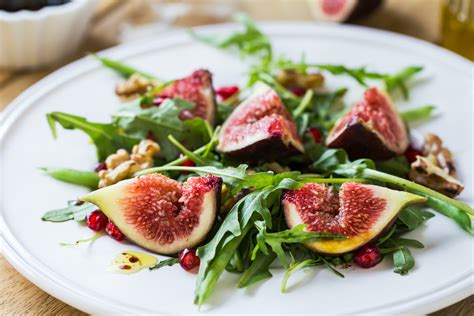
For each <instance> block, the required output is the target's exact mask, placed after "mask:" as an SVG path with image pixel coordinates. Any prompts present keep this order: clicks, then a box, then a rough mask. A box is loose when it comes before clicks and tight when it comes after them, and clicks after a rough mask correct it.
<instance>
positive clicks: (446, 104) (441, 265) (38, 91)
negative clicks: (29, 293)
mask: <svg viewBox="0 0 474 316" xmlns="http://www.w3.org/2000/svg"><path fill="white" fill-rule="evenodd" d="M232 27H234V26H229V25H224V26H219V27H208V28H202V29H201V30H202V31H205V32H211V33H212V32H214V31H223V30H229V29H231V28H232ZM264 30H265V31H266V32H267V33H268V34H270V36H271V39H272V41H273V43H274V46H275V53H276V55H278V54H280V53H284V54H285V55H287V56H290V57H293V58H297V57H300V56H301V53H302V52H305V53H306V58H307V60H309V61H315V62H319V63H343V64H346V65H350V66H359V65H368V66H370V69H373V70H376V71H377V70H378V71H386V72H390V71H394V70H396V69H399V68H400V67H403V66H406V65H413V64H416V65H423V66H425V71H424V72H423V75H422V76H421V77H422V80H421V81H422V82H420V84H419V85H417V86H416V88H414V89H413V90H412V97H411V99H410V101H409V102H407V103H406V104H405V103H400V105H399V106H400V108H401V109H406V108H408V107H410V106H418V105H423V104H436V105H437V106H438V107H439V111H440V112H441V114H442V115H441V116H439V118H437V119H435V120H433V121H431V122H430V123H429V124H426V125H423V126H422V127H421V128H420V129H421V130H422V131H433V132H435V133H438V134H439V135H441V136H442V138H443V139H444V140H445V141H446V143H447V144H448V145H449V147H450V148H451V149H452V150H453V151H454V153H455V155H456V159H457V165H458V169H459V174H460V176H461V178H462V181H463V182H464V183H465V185H466V189H465V191H464V192H463V194H462V196H461V198H462V199H463V200H465V201H467V202H468V203H470V204H471V205H472V204H473V188H474V186H473V182H472V181H473V180H472V179H473V168H472V162H473V161H474V160H473V143H472V135H473V130H472V129H473V128H472V125H473V124H472V122H473V118H472V114H473V107H472V94H471V91H472V64H471V63H470V62H468V61H466V60H464V59H462V58H460V57H458V56H456V55H454V54H452V53H449V52H448V51H446V50H443V49H440V48H438V47H436V46H434V45H431V44H428V43H425V42H422V41H419V40H415V39H412V38H408V37H405V36H401V35H396V34H392V33H387V32H381V31H375V30H371V29H365V28H359V27H352V26H329V25H315V24H296V23H277V24H266V25H264ZM160 37H161V38H157V39H156V40H151V41H148V42H141V43H139V44H135V45H126V46H120V47H117V48H113V49H111V50H108V51H107V52H106V55H107V56H110V57H113V58H118V59H124V60H125V61H127V62H129V63H131V64H133V65H136V66H137V67H140V68H142V69H146V70H149V71H150V72H154V73H156V74H159V75H160V76H162V77H164V78H176V77H179V76H183V75H186V74H187V73H189V72H191V71H192V70H193V69H196V68H199V67H205V68H209V69H210V70H211V71H212V72H213V73H214V78H215V83H216V85H221V84H231V83H235V82H236V78H237V77H239V78H241V80H240V81H243V80H244V77H243V76H242V74H243V72H244V71H245V70H246V69H247V68H246V67H245V66H244V65H243V63H242V62H240V61H239V59H238V58H236V57H235V56H233V55H230V54H226V53H222V52H218V51H217V50H214V49H212V48H209V47H206V46H204V45H202V44H199V43H196V42H194V41H192V40H191V39H190V38H189V36H188V35H187V34H186V33H179V32H178V33H171V34H168V35H166V36H160ZM117 79H118V77H117V76H116V75H115V74H113V73H112V72H111V71H109V70H107V69H104V68H103V67H101V66H100V65H99V64H98V62H97V61H95V60H93V59H92V58H85V59H82V60H80V61H77V62H75V63H73V64H71V65H69V66H66V67H64V68H62V69H60V70H59V71H57V72H55V73H54V74H52V75H50V76H48V77H47V78H45V79H43V80H41V81H40V82H39V83H37V84H35V85H34V86H33V87H31V88H30V89H28V90H27V91H26V92H25V93H23V94H22V95H21V96H20V97H19V98H17V99H16V100H15V101H14V102H13V103H12V104H11V105H10V106H9V107H8V109H7V110H6V112H5V116H4V119H3V123H2V126H1V135H2V151H1V158H2V173H3V174H2V177H1V179H2V188H1V192H2V218H1V221H0V225H1V231H2V237H3V238H2V239H3V241H2V243H3V251H4V254H5V255H6V257H7V259H8V260H9V261H10V262H11V263H12V264H13V265H14V266H15V268H16V269H18V270H19V271H20V272H21V273H22V274H24V275H25V276H26V277H27V278H28V279H30V280H31V281H33V282H34V283H35V284H37V285H38V286H39V287H41V288H42V289H44V290H45V291H47V292H49V293H51V294H52V295H54V296H56V297H58V298H59V299H61V300H63V301H65V302H67V303H69V304H71V305H73V306H75V307H77V308H79V309H81V310H83V311H86V312H89V313H111V312H119V313H156V312H172V313H186V312H196V311H197V309H196V307H195V306H194V305H193V291H194V282H195V275H193V274H190V273H185V272H183V271H182V270H181V269H180V268H179V267H172V268H164V269H161V270H158V271H154V272H148V271H142V272H140V273H137V274H134V275H118V274H114V273H111V272H108V271H107V270H106V269H107V267H108V265H109V263H110V262H111V260H112V259H113V258H114V257H115V255H117V254H118V253H119V252H120V251H122V250H124V249H129V248H135V247H134V246H132V245H127V244H121V243H118V242H115V241H113V240H112V239H109V238H102V239H99V240H98V241H96V242H95V243H94V244H93V245H91V246H79V247H76V248H72V249H71V248H64V247H59V246H58V242H60V241H69V242H71V241H74V240H76V239H78V238H83V237H87V236H90V235H91V232H90V231H89V230H88V229H87V228H86V227H81V226H80V225H78V224H77V223H75V222H67V223H63V224H54V223H46V222H42V221H41V220H40V217H41V215H42V214H43V213H44V212H45V211H46V210H50V209H53V208H59V207H62V206H64V204H65V201H67V200H69V199H72V198H75V197H78V196H80V195H81V194H83V193H84V192H85V191H84V190H82V189H80V188H78V187H75V186H72V185H67V184H63V183H60V182H58V181H55V180H53V179H50V178H48V177H46V176H44V175H42V174H41V173H40V172H39V171H38V170H37V169H36V168H37V167H39V166H69V167H76V168H79V169H91V168H93V167H94V165H95V161H96V157H95V150H94V148H93V146H91V145H89V144H88V139H87V137H86V136H84V135H83V134H82V133H81V132H79V131H65V130H63V129H59V139H58V140H56V141H54V140H53V138H52V136H51V133H50V131H49V128H48V125H47V123H46V119H45V116H44V115H45V113H47V112H50V111H65V112H69V113H75V114H77V115H81V116H85V117H87V118H89V119H90V120H94V121H108V119H109V113H111V112H112V111H113V110H114V109H115V108H116V107H117V105H118V102H117V100H116V97H115V96H114V92H113V90H114V89H113V88H114V84H115V82H116V81H117ZM345 84H350V85H351V86H355V85H354V83H353V82H352V81H351V80H344V79H341V78H338V79H336V80H330V81H329V85H330V86H332V87H336V86H341V85H345ZM354 91H356V92H357V93H359V92H360V89H355V90H354ZM353 97H354V95H353ZM413 235H414V236H416V237H417V238H419V239H420V240H422V241H423V243H424V244H425V246H426V248H425V249H422V250H413V254H414V256H415V258H416V268H415V269H414V270H413V271H412V272H411V273H410V274H409V275H408V276H403V277H402V276H400V275H398V274H395V273H393V272H392V268H391V263H390V262H389V261H390V259H386V260H385V261H384V262H383V263H382V264H380V265H379V266H377V267H376V268H374V269H371V270H361V269H350V270H347V271H344V272H345V275H346V277H345V278H344V279H342V278H338V277H336V276H335V275H333V274H332V273H331V272H329V271H327V270H325V269H320V270H313V272H307V273H299V274H298V275H297V276H295V277H294V278H293V279H291V280H290V287H289V293H287V294H281V293H280V290H279V289H280V281H281V277H282V272H283V271H281V270H275V271H274V277H273V278H272V279H270V280H269V281H267V282H264V283H262V284H260V285H258V286H255V287H252V288H250V289H246V290H238V289H236V288H235V287H234V285H235V284H236V280H237V276H236V275H232V274H229V273H225V274H224V275H223V277H222V278H221V280H220V281H219V285H218V287H217V289H216V291H215V293H214V295H213V296H212V298H211V299H210V302H209V303H210V304H209V305H208V306H207V307H206V308H205V310H207V311H208V312H234V313H236V312H248V313H263V312H279V313H286V312H295V313H296V312H316V313H322V314H325V313H331V314H334V313H337V314H340V313H349V312H351V313H367V312H370V313H382V312H383V313H395V312H397V313H398V312H406V311H410V312H416V313H425V312H431V311H434V310H437V309H440V308H442V307H444V306H447V305H449V304H452V303H454V302H456V301H458V300H461V299H462V298H465V297H467V296H468V295H470V294H472V292H473V266H474V265H473V247H472V246H473V239H472V237H470V236H468V235H467V234H466V233H464V232H463V231H461V230H460V229H459V228H458V227H457V226H455V225H454V224H453V223H452V222H451V221H449V220H448V219H446V218H444V217H443V216H441V215H437V216H436V217H435V218H434V219H432V220H430V221H429V222H428V224H427V225H426V227H423V228H421V229H418V230H417V231H416V233H414V234H413Z"/></svg>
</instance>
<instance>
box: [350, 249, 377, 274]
mask: <svg viewBox="0 0 474 316" xmlns="http://www.w3.org/2000/svg"><path fill="white" fill-rule="evenodd" d="M353 260H354V262H355V263H356V264H357V265H358V266H359V267H361V268H364V269H368V268H372V267H374V266H376V265H377V264H378V263H379V262H380V261H381V260H382V254H381V253H380V251H379V248H377V246H373V245H367V246H364V247H362V248H360V249H359V251H357V253H356V254H355V256H354V259H353Z"/></svg>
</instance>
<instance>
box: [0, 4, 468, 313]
mask: <svg viewBox="0 0 474 316" xmlns="http://www.w3.org/2000/svg"><path fill="white" fill-rule="evenodd" d="M91 1H94V0H91ZM150 1H153V0H148V1H147V0H134V1H119V0H101V1H100V5H99V7H98V9H97V12H96V15H95V17H94V18H93V20H92V23H91V26H90V30H89V32H88V37H87V39H86V41H85V43H84V45H83V47H82V48H81V50H80V51H78V52H77V54H76V55H75V56H72V57H71V58H70V59H69V60H66V61H63V62H62V63H60V64H58V65H56V66H55V67H51V68H49V69H43V70H39V71H34V72H14V71H9V70H0V111H1V110H3V109H4V108H5V107H6V106H7V105H8V104H9V103H10V102H11V101H12V100H13V99H14V98H15V97H17V96H18V95H19V94H20V93H21V92H22V91H23V90H25V89H26V88H28V87H29V86H31V85H32V84H33V83H34V82H36V81H38V80H40V79H41V78H43V77H44V76H45V75H47V74H48V73H50V72H52V71H54V70H55V69H56V68H58V67H59V66H61V65H63V64H66V63H67V62H69V61H72V60H74V59H77V58H79V57H82V56H83V55H84V54H85V52H88V51H96V50H100V49H103V48H106V47H109V46H112V45H115V44H117V43H118V34H119V29H120V27H119V26H120V25H121V24H122V23H123V22H124V21H128V22H129V23H139V24H143V23H147V21H149V20H150V19H153V18H156V17H154V16H153V15H151V14H150V12H152V10H150ZM195 1H197V0H195ZM199 1H202V0H199ZM269 1H270V2H272V10H267V7H268V2H269ZM440 1H442V0H410V1H403V5H400V2H401V1H400V0H387V1H385V3H384V5H383V7H382V8H380V9H379V10H378V11H377V12H375V14H373V15H372V16H370V17H369V18H367V19H365V20H364V21H363V22H360V24H362V25H367V26H373V27H378V28H383V29H387V30H391V31H397V32H401V33H405V34H408V35H411V36H416V37H419V38H422V39H425V40H428V41H432V42H437V41H438V40H439V8H440ZM164 2H172V0H164ZM240 3H241V4H240V5H241V9H243V10H245V11H247V12H249V13H250V14H251V15H252V16H254V17H255V18H258V19H262V20H269V19H300V20H304V19H310V16H309V14H308V12H307V10H305V9H304V8H301V7H298V5H303V4H304V3H306V0H294V1H292V2H291V10H289V9H288V7H287V5H288V3H289V1H282V3H283V4H281V5H280V6H274V5H273V4H274V3H275V0H242V1H241V2H240ZM285 3H286V4H285ZM298 3H299V4H298ZM144 12H148V14H144ZM212 22H216V19H215V18H214V17H210V18H206V17H205V16H199V17H198V18H197V17H196V15H194V16H190V17H181V18H180V19H179V21H177V23H179V25H181V26H183V25H184V26H189V25H195V24H207V23H212ZM0 315H84V313H82V312H81V311H79V310H77V309H75V308H73V307H71V306H69V305H67V304H65V303H63V302H61V301H59V300H57V299H56V298H54V297H52V296H50V295H49V294H47V293H45V292H44V291H42V290H41V289H39V288H38V287H36V286H35V285H34V284H32V283H31V282H30V281H28V280H27V279H25V278H24V277H23V276H22V275H21V274H19V273H18V272H16V271H15V269H14V268H13V267H12V266H11V265H10V264H9V263H8V262H7V261H6V260H5V258H3V257H2V256H1V255H0ZM433 315H436V316H451V315H474V296H471V297H469V298H467V299H465V300H463V301H461V302H459V303H457V304H455V305H452V306H450V307H447V308H445V309H443V310H440V311H438V312H436V313H434V314H433Z"/></svg>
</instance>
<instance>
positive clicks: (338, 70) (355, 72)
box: [314, 64, 385, 87]
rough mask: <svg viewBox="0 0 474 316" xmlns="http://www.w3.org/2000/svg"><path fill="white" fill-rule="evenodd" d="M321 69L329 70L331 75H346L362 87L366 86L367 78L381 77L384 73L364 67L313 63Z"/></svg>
mask: <svg viewBox="0 0 474 316" xmlns="http://www.w3.org/2000/svg"><path fill="white" fill-rule="evenodd" d="M314 67H316V68H319V69H321V70H326V71H329V72H330V73H331V74H333V75H348V76H349V77H352V78H353V79H354V80H356V81H357V82H358V83H359V84H361V85H362V86H364V87H368V84H367V82H366V80H367V79H382V78H384V76H385V75H383V74H379V73H376V72H368V71H367V70H366V67H358V68H348V67H346V66H344V65H330V64H326V65H314Z"/></svg>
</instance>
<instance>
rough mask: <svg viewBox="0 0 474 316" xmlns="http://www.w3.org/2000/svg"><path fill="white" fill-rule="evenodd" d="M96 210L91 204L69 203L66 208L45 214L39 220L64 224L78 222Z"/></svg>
mask: <svg viewBox="0 0 474 316" xmlns="http://www.w3.org/2000/svg"><path fill="white" fill-rule="evenodd" d="M96 209H97V206H95V205H94V204H92V203H87V202H86V203H78V201H69V202H68V206H67V207H65V208H62V209H56V210H52V211H49V212H46V213H45V214H44V215H43V217H41V219H42V220H43V221H47V222H65V221H69V220H75V221H79V222H80V221H83V220H85V218H86V216H87V214H89V213H90V212H92V211H94V210H96Z"/></svg>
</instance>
